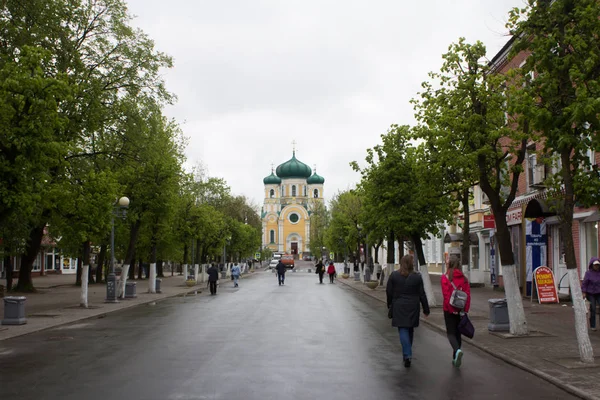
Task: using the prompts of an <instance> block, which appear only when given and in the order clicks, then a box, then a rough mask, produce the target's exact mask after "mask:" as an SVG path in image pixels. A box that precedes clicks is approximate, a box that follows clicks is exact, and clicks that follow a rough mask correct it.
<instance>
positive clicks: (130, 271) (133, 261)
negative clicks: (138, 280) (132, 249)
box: [127, 255, 135, 280]
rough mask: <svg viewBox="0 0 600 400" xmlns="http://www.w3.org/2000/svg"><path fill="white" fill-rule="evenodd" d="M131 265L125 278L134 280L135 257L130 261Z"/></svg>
mask: <svg viewBox="0 0 600 400" xmlns="http://www.w3.org/2000/svg"><path fill="white" fill-rule="evenodd" d="M131 265H132V268H130V269H129V274H128V275H127V278H128V279H131V280H134V279H135V255H134V256H133V258H132V259H131Z"/></svg>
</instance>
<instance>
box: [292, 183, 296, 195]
mask: <svg viewBox="0 0 600 400" xmlns="http://www.w3.org/2000/svg"><path fill="white" fill-rule="evenodd" d="M292 197H296V185H292Z"/></svg>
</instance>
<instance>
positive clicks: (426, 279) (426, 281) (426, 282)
mask: <svg viewBox="0 0 600 400" xmlns="http://www.w3.org/2000/svg"><path fill="white" fill-rule="evenodd" d="M412 241H413V244H414V246H415V252H416V253H417V260H418V261H419V270H420V272H421V277H422V278H423V286H424V287H425V295H426V296H427V303H428V304H429V307H435V306H436V301H435V294H434V293H433V287H432V286H431V277H430V276H429V266H428V265H427V263H426V262H425V254H424V253H423V241H422V240H421V237H420V236H419V235H418V234H415V235H413V236H412Z"/></svg>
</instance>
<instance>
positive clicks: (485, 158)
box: [416, 38, 529, 335]
mask: <svg viewBox="0 0 600 400" xmlns="http://www.w3.org/2000/svg"><path fill="white" fill-rule="evenodd" d="M485 54H486V49H485V46H484V45H483V44H482V43H481V42H476V43H475V44H467V43H465V40H464V39H463V38H461V39H460V40H459V41H458V43H453V44H451V45H450V47H449V49H448V52H447V53H446V54H444V55H443V59H444V63H443V65H442V68H441V70H440V72H439V73H430V77H431V79H432V80H435V81H437V82H439V87H437V88H434V86H433V84H431V83H423V85H422V86H423V88H424V90H423V92H422V93H420V97H421V99H420V100H419V101H417V102H416V109H417V112H418V117H419V118H420V119H421V120H422V121H424V122H425V123H426V124H427V125H430V126H431V127H432V128H433V129H436V130H439V132H440V133H442V134H444V135H445V136H446V137H447V141H448V142H449V143H453V144H454V146H458V148H459V149H462V151H461V152H460V153H459V154H455V156H456V157H460V159H461V160H463V161H464V162H465V163H468V164H466V165H467V168H469V169H471V168H475V169H476V171H477V173H476V178H477V180H478V181H479V185H480V187H481V189H482V191H483V192H484V193H485V194H486V195H487V196H488V198H489V201H490V205H491V208H492V211H493V213H494V219H495V221H496V229H497V234H496V237H497V240H498V249H499V252H500V259H501V262H502V268H503V277H504V284H505V290H506V297H507V303H508V311H509V320H510V332H511V334H513V335H526V334H527V333H528V332H529V330H528V327H527V321H526V319H525V312H524V310H523V302H522V299H521V294H520V291H519V286H518V281H517V273H516V266H515V261H514V255H513V251H512V245H511V238H510V233H509V230H508V226H507V223H506V212H507V210H508V208H509V207H510V205H511V204H512V202H513V200H514V198H515V194H516V191H517V185H518V181H519V175H520V174H521V172H522V169H523V167H522V164H523V160H524V159H525V154H526V149H527V135H526V134H525V133H524V132H527V130H525V131H523V130H520V129H514V127H509V126H508V124H507V121H506V119H505V111H506V106H505V104H506V103H507V102H509V101H510V100H511V99H510V98H508V97H507V91H506V85H507V82H506V77H504V76H502V75H499V74H496V73H494V71H491V70H490V67H489V65H488V64H487V63H483V62H482V60H483V59H484V57H485ZM509 122H510V121H509ZM511 128H512V129H511ZM465 225H466V224H465ZM465 240H468V238H465Z"/></svg>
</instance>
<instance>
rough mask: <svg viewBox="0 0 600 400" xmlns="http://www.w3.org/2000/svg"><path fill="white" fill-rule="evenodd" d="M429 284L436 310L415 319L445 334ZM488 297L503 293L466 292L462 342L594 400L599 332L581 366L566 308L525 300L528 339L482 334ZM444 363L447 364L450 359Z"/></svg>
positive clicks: (380, 291) (599, 387) (436, 282)
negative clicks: (469, 329)
mask: <svg viewBox="0 0 600 400" xmlns="http://www.w3.org/2000/svg"><path fill="white" fill-rule="evenodd" d="M337 281H338V282H340V283H343V284H345V285H348V286H349V287H351V288H353V289H355V290H358V291H360V292H362V293H364V294H365V295H368V296H371V297H373V298H376V299H378V300H380V301H382V302H383V303H384V304H385V303H386V294H385V287H383V286H379V287H377V288H376V289H369V288H368V287H367V286H365V285H364V284H363V283H361V282H356V281H354V280H353V278H352V277H350V278H348V279H338V280H337ZM431 281H432V286H433V290H434V293H435V296H436V304H437V305H438V307H436V308H433V309H432V310H431V314H430V315H429V317H428V318H424V317H423V315H421V322H423V323H425V324H427V325H429V326H431V327H433V328H435V329H437V330H439V331H440V332H442V333H444V334H445V332H446V329H445V325H444V315H443V311H442V307H441V304H442V291H441V288H440V277H439V275H437V276H436V275H431ZM493 298H504V293H503V292H502V291H495V290H493V289H492V288H471V310H470V312H469V317H470V319H471V321H472V323H473V325H474V326H475V337H474V338H473V339H467V338H464V341H465V342H466V343H469V344H471V345H473V346H475V347H477V348H478V349H480V350H483V351H485V352H486V353H488V354H491V355H492V356H494V357H497V358H499V359H501V360H504V361H506V362H508V363H509V364H512V365H514V366H516V367H518V368H521V369H523V370H525V371H528V372H530V373H532V374H534V375H536V376H538V377H540V378H542V379H544V380H546V381H548V382H550V383H552V384H554V385H556V386H558V387H560V388H562V389H564V390H566V391H567V392H569V393H571V394H573V395H575V396H579V397H581V398H583V399H600V397H599V396H600V361H599V360H600V332H592V331H590V332H589V333H590V340H591V341H592V347H593V349H594V354H595V357H596V363H594V364H593V365H584V364H582V363H581V362H580V361H579V350H578V346H577V339H576V338H575V328H574V324H575V322H574V320H575V317H574V313H573V308H572V306H571V303H562V304H543V305H540V304H537V303H531V302H530V300H529V299H523V305H524V308H525V315H526V318H527V324H528V325H529V329H530V333H531V334H530V335H529V336H528V337H513V336H511V335H510V334H508V333H500V332H489V331H488V328H487V326H488V322H489V303H488V299H493ZM382 312H383V311H382ZM599 317H600V316H599ZM448 348H450V344H448ZM468 357H469V353H468V347H467V349H466V355H465V358H464V360H465V362H466V363H468V362H469V358H468ZM448 364H449V365H450V360H449V361H448ZM490 378H491V379H493V377H490Z"/></svg>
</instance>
